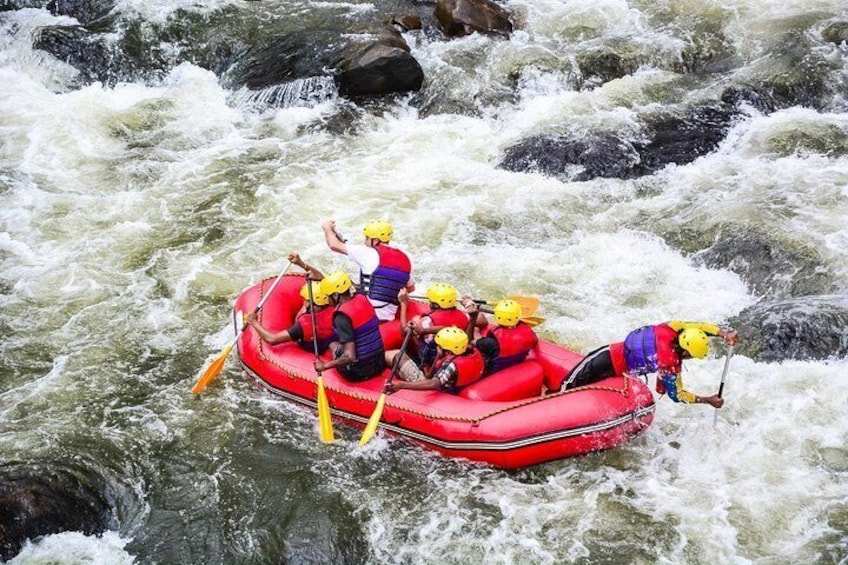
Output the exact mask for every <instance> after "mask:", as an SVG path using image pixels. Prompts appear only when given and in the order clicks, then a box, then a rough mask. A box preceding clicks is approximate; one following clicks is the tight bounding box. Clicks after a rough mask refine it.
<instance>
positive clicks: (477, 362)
mask: <svg viewBox="0 0 848 565" xmlns="http://www.w3.org/2000/svg"><path fill="white" fill-rule="evenodd" d="M433 341H434V342H435V344H436V356H435V358H434V360H433V364H432V365H429V366H424V367H423V369H422V367H419V366H418V365H417V364H416V363H415V361H413V360H412V358H411V357H409V356H408V355H407V354H406V353H404V354H403V357H402V358H401V359H400V361H399V365H398V371H397V377H398V379H395V380H391V381H389V382H387V383H386V385H385V389H384V390H385V391H386V393H392V392H395V391H396V390H400V389H409V390H442V391H445V392H456V391H458V390H459V389H461V388H463V387H465V386H468V385H470V384H471V383H473V382H475V381H477V380H479V379H480V377H481V376H483V369H484V367H485V360H484V359H483V356H482V355H481V354H480V351H479V350H478V349H477V348H476V347H474V346H473V345H471V344H469V343H468V333H466V332H465V331H463V330H461V329H459V328H456V327H453V326H449V327H446V328H442V329H440V330H439V331H438V332H437V333H436V336H435V337H434V338H433ZM400 354H401V353H400V350H392V351H388V352H386V363H387V364H391V363H393V362H394V359H395V356H396V355H400Z"/></svg>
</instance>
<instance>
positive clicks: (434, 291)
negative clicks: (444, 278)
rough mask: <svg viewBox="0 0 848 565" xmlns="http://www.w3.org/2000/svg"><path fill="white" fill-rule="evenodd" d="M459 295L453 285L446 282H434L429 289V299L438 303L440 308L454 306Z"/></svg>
mask: <svg viewBox="0 0 848 565" xmlns="http://www.w3.org/2000/svg"><path fill="white" fill-rule="evenodd" d="M458 295H459V293H458V292H457V291H456V289H455V288H454V287H453V286H451V285H449V284H445V283H433V284H431V285H430V288H428V289H427V300H429V301H430V302H432V303H433V304H438V306H439V308H454V307H455V306H456V297H457V296H458Z"/></svg>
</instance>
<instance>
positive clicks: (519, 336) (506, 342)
mask: <svg viewBox="0 0 848 565" xmlns="http://www.w3.org/2000/svg"><path fill="white" fill-rule="evenodd" d="M487 335H489V336H492V337H494V338H495V339H496V340H497V342H498V356H497V357H495V358H494V359H492V360H491V361H490V366H491V370H492V372H495V371H500V370H502V369H506V368H507V367H511V366H513V365H517V364H518V363H521V362H522V361H524V359H526V358H527V354H528V353H530V351H531V350H532V349H533V348H534V347H535V346H536V342H537V341H538V338H537V337H536V333H535V332H534V331H533V328H531V327H530V326H528V325H527V324H525V323H524V322H518V325H517V326H514V327H511V328H507V327H504V326H495V327H494V328H493V329H490V330H488V331H487Z"/></svg>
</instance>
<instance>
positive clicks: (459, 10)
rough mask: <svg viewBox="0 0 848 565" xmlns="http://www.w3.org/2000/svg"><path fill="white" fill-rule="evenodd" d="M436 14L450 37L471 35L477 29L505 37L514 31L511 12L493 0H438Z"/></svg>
mask: <svg viewBox="0 0 848 565" xmlns="http://www.w3.org/2000/svg"><path fill="white" fill-rule="evenodd" d="M434 15H435V16H436V21H438V22H439V27H440V28H441V29H442V31H443V32H444V33H445V35H447V36H448V37H461V36H464V35H471V34H472V33H474V32H475V31H476V32H479V33H491V34H497V35H503V36H505V37H508V36H509V35H510V34H511V33H512V21H511V18H510V14H509V12H507V11H506V10H505V9H503V8H501V7H500V6H499V5H497V4H495V3H494V2H492V1H491V0H438V1H437V2H436V8H435V11H434Z"/></svg>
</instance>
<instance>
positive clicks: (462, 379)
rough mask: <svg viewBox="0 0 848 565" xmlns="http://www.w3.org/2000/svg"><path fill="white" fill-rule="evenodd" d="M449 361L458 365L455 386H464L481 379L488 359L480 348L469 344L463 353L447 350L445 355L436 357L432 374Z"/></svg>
mask: <svg viewBox="0 0 848 565" xmlns="http://www.w3.org/2000/svg"><path fill="white" fill-rule="evenodd" d="M448 361H453V363H454V365H456V384H454V387H455V388H462V387H464V386H468V385H470V384H471V383H473V382H475V381H478V380H480V377H482V376H483V369H485V367H486V361H485V359H483V355H482V354H481V353H480V350H479V349H477V348H476V347H474V346H473V345H469V346H468V349H466V350H465V353H463V354H462V355H454V354H453V353H449V352H446V353H445V355H444V356H443V357H441V358H439V359H436V362H435V363H434V364H433V370H432V371H431V373H430V374H432V375H435V374H436V372H437V371H438V370H439V368H440V367H441V366H442V365H444V364H445V363H447V362H448Z"/></svg>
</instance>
